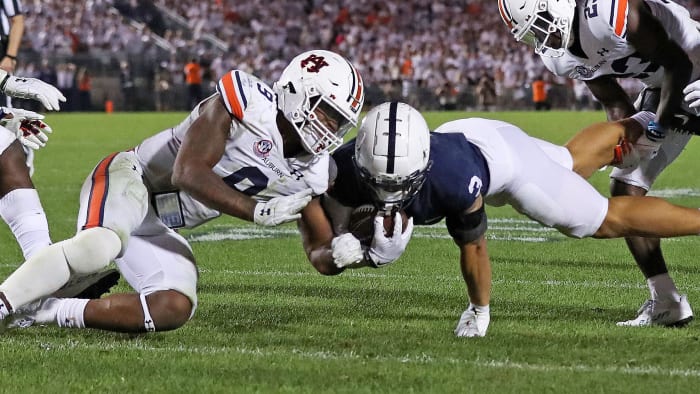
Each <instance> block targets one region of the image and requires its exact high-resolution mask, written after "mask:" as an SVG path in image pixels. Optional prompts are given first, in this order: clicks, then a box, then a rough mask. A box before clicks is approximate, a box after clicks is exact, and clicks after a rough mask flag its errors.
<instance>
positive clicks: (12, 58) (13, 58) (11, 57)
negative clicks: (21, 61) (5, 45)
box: [5, 54, 17, 61]
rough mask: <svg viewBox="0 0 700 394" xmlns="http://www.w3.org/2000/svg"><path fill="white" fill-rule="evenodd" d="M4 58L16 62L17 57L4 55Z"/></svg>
mask: <svg viewBox="0 0 700 394" xmlns="http://www.w3.org/2000/svg"><path fill="white" fill-rule="evenodd" d="M5 57H7V58H10V59H11V60H14V61H17V56H12V55H8V54H5Z"/></svg>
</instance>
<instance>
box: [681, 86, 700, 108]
mask: <svg viewBox="0 0 700 394" xmlns="http://www.w3.org/2000/svg"><path fill="white" fill-rule="evenodd" d="M683 94H685V97H683V99H684V100H685V101H686V104H688V106H689V107H690V108H698V107H700V80H697V81H694V82H691V83H689V84H688V86H686V87H685V88H684V89H683Z"/></svg>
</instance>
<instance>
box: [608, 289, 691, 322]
mask: <svg viewBox="0 0 700 394" xmlns="http://www.w3.org/2000/svg"><path fill="white" fill-rule="evenodd" d="M692 320H693V310H692V309H691V308H690V304H689V303H688V299H687V297H686V296H685V295H682V296H681V298H680V300H678V301H676V300H646V302H644V304H642V306H641V308H639V310H638V311H637V317H636V318H634V319H632V320H627V321H621V322H618V323H617V325H618V326H620V327H648V326H665V327H683V326H685V325H686V324H688V323H690V322H691V321H692Z"/></svg>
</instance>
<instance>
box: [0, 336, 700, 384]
mask: <svg viewBox="0 0 700 394" xmlns="http://www.w3.org/2000/svg"><path fill="white" fill-rule="evenodd" d="M3 342H4V343H5V344H6V345H10V346H12V345H17V346H25V347H26V346H27V345H28V344H27V341H26V340H15V339H14V338H12V337H11V336H10V337H5V338H3ZM37 344H38V346H39V347H40V348H42V349H43V350H44V351H46V352H55V351H73V350H76V349H77V350H95V351H105V350H107V351H124V350H127V351H136V352H142V351H145V352H154V353H168V354H171V353H190V354H203V355H214V354H240V355H246V356H254V357H259V358H269V357H295V358H299V359H305V360H341V361H345V360H361V361H369V362H380V363H402V364H421V365H431V364H453V365H467V366H473V367H479V368H496V369H508V370H523V371H538V372H572V373H584V374H597V373H607V374H613V375H616V374H619V375H652V376H665V377H671V376H680V377H691V378H700V370H698V369H677V368H664V367H660V366H655V365H647V366H634V367H632V366H617V365H588V364H572V365H555V364H536V363H528V362H517V361H512V360H508V359H505V360H488V359H486V360H482V359H478V358H477V359H461V358H453V357H435V356H431V355H429V354H426V353H423V354H419V355H412V354H407V355H404V356H391V355H390V356H365V355H362V354H359V353H357V352H354V351H349V352H337V351H328V350H319V351H308V350H300V349H261V348H258V347H245V346H240V345H239V346H235V347H234V346H232V347H227V346H226V347H189V346H185V345H181V346H150V345H148V344H146V343H143V342H141V341H128V342H112V343H96V344H85V343H81V342H78V341H73V340H69V342H67V343H65V342H47V341H45V340H42V341H41V342H38V343H37Z"/></svg>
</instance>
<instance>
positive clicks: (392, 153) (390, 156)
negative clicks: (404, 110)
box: [386, 101, 399, 174]
mask: <svg viewBox="0 0 700 394" xmlns="http://www.w3.org/2000/svg"><path fill="white" fill-rule="evenodd" d="M398 107H399V103H398V102H396V101H392V102H391V104H389V146H388V147H387V160H386V172H387V174H393V173H394V161H395V158H396V111H397V109H398Z"/></svg>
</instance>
